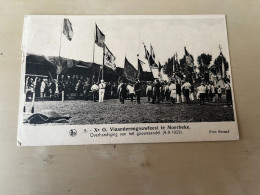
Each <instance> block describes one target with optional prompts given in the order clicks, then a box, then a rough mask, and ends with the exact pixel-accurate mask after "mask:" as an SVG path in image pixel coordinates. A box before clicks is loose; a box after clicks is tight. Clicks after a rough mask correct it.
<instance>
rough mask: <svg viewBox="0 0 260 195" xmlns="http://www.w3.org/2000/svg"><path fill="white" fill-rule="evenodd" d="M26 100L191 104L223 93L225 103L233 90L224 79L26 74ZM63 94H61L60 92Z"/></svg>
mask: <svg viewBox="0 0 260 195" xmlns="http://www.w3.org/2000/svg"><path fill="white" fill-rule="evenodd" d="M25 90H26V99H27V100H29V99H32V98H33V94H34V93H35V97H36V98H46V99H48V98H49V99H51V100H58V99H61V98H62V95H63V96H64V99H65V100H66V99H69V98H70V97H74V98H75V99H76V100H79V99H83V100H86V101H87V100H93V101H97V100H98V101H99V102H103V100H104V99H116V98H118V99H119V100H120V102H121V103H122V104H123V103H124V101H125V99H130V100H131V101H133V100H134V97H136V100H137V103H141V102H140V101H141V100H140V97H141V96H146V97H147V100H148V102H151V103H153V104H155V103H157V104H159V103H160V102H162V101H169V102H171V103H173V104H175V103H187V104H190V103H191V102H193V101H194V100H196V99H197V100H199V103H200V105H203V104H205V102H207V103H214V102H216V101H217V102H222V94H225V98H226V104H231V105H232V93H231V86H230V82H229V80H226V81H225V84H224V87H223V88H221V86H220V85H216V84H214V83H213V82H201V83H200V85H199V86H198V85H197V86H194V84H191V83H189V82H188V81H187V80H186V81H183V80H178V79H176V80H175V79H174V80H171V81H169V82H166V81H159V80H158V79H155V80H154V81H153V82H149V81H148V82H140V81H139V80H138V79H137V80H136V82H135V83H129V82H126V81H125V80H124V79H121V80H119V81H118V82H104V80H101V81H100V82H92V81H91V79H90V78H88V77H84V76H79V75H72V76H67V75H60V76H59V78H58V79H53V78H49V77H35V76H34V77H32V76H31V77H30V76H28V77H26V88H25ZM62 93H63V94H62Z"/></svg>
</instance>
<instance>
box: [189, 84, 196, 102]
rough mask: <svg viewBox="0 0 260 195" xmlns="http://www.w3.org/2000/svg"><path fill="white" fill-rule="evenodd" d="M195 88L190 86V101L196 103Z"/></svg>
mask: <svg viewBox="0 0 260 195" xmlns="http://www.w3.org/2000/svg"><path fill="white" fill-rule="evenodd" d="M194 99H195V98H194V86H193V85H191V86H190V100H191V101H194Z"/></svg>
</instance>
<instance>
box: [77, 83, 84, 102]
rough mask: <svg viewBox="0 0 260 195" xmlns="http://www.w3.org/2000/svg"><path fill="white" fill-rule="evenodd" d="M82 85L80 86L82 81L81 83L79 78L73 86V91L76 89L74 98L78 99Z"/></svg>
mask: <svg viewBox="0 0 260 195" xmlns="http://www.w3.org/2000/svg"><path fill="white" fill-rule="evenodd" d="M82 89H83V87H82V83H81V80H78V83H77V85H76V87H75V91H76V99H77V100H78V99H79V97H80V93H81V91H82Z"/></svg>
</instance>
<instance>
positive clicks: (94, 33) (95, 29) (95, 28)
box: [93, 24, 97, 64]
mask: <svg viewBox="0 0 260 195" xmlns="http://www.w3.org/2000/svg"><path fill="white" fill-rule="evenodd" d="M96 25H97V24H95V28H94V45H93V64H94V62H95V43H96Z"/></svg>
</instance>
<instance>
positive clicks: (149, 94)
mask: <svg viewBox="0 0 260 195" xmlns="http://www.w3.org/2000/svg"><path fill="white" fill-rule="evenodd" d="M146 95H147V97H148V102H150V99H151V98H153V86H152V83H150V82H149V83H148V85H147V87H146Z"/></svg>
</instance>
